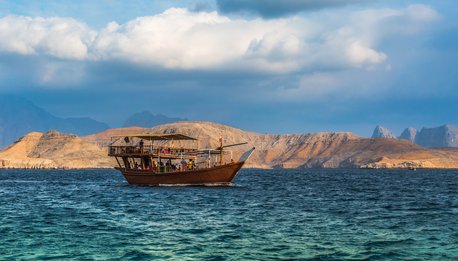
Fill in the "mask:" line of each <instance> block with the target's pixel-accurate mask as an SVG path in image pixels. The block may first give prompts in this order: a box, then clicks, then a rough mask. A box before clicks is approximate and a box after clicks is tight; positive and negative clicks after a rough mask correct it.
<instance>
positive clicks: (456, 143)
mask: <svg viewBox="0 0 458 261" xmlns="http://www.w3.org/2000/svg"><path fill="white" fill-rule="evenodd" d="M372 137H373V138H396V137H395V136H394V134H393V133H392V132H391V131H390V130H388V129H387V128H384V127H381V126H377V127H375V129H374V134H373V135H372ZM399 139H403V140H408V141H410V142H413V143H415V144H418V145H420V146H423V147H428V148H448V147H452V148H456V147H458V127H455V126H453V125H449V124H446V125H442V126H439V127H434V128H422V129H421V130H420V131H417V130H416V129H415V128H406V129H405V130H404V131H403V132H402V133H401V136H399Z"/></svg>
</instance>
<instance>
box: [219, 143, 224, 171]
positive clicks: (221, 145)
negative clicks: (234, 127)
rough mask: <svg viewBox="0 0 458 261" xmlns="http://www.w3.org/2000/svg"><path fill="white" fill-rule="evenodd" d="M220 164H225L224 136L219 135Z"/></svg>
mask: <svg viewBox="0 0 458 261" xmlns="http://www.w3.org/2000/svg"><path fill="white" fill-rule="evenodd" d="M219 165H220V166H222V165H223V136H219Z"/></svg>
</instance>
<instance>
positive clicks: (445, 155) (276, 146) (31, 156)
mask: <svg viewBox="0 0 458 261" xmlns="http://www.w3.org/2000/svg"><path fill="white" fill-rule="evenodd" d="M132 133H181V134H185V135H189V136H192V137H196V138H198V139H199V143H198V144H196V145H198V146H199V147H200V148H216V147H218V145H219V142H218V139H219V137H220V136H222V137H223V138H224V142H225V144H233V143H240V142H248V144H247V145H242V146H238V147H232V148H231V149H232V150H233V153H234V158H235V159H237V158H238V157H239V156H240V154H241V153H242V152H243V151H246V150H248V149H249V148H251V147H256V151H255V154H253V156H252V158H250V160H249V161H248V162H247V164H246V166H245V167H251V168H311V167H313V168H359V167H367V168H380V167H382V168H409V167H418V168H421V167H424V168H458V149H450V148H448V149H428V148H424V147H420V146H418V145H415V144H413V143H411V142H409V141H404V140H398V139H365V138H361V137H359V136H357V135H355V134H352V133H349V132H341V133H333V132H330V133H306V134H282V135H274V134H259V133H254V132H248V131H243V130H240V129H237V128H233V127H229V126H226V125H222V124H217V123H210V122H177V123H172V124H166V125H161V126H157V127H154V128H140V127H129V128H120V129H110V130H107V131H104V132H100V133H97V134H94V135H90V136H86V137H83V138H79V137H76V136H73V135H66V134H60V133H57V132H50V133H46V134H41V133H30V134H28V135H26V136H24V137H23V138H21V139H20V140H19V141H17V142H16V143H14V144H12V145H11V146H10V147H8V148H7V149H5V150H4V151H2V152H0V162H1V163H3V164H2V165H3V167H19V168H24V167H45V168H47V167H61V168H89V167H110V166H114V162H113V161H112V160H111V159H110V158H108V157H107V156H106V154H107V153H106V146H107V145H108V144H110V142H112V139H111V137H112V136H116V135H119V136H122V135H125V134H132ZM175 145H180V144H179V143H178V142H177V141H175ZM181 145H184V146H185V145H186V144H181Z"/></svg>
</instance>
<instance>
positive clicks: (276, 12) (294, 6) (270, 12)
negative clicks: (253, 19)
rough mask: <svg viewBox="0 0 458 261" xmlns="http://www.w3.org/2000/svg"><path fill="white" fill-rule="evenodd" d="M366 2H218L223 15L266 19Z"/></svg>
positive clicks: (345, 0)
mask: <svg viewBox="0 0 458 261" xmlns="http://www.w3.org/2000/svg"><path fill="white" fill-rule="evenodd" d="M362 2H365V1H363V0H282V1H279V0H217V2H216V3H217V7H218V10H219V11H220V12H221V13H245V12H248V13H254V14H258V15H261V16H262V17H265V18H275V17H281V16H285V15H292V14H297V13H299V12H303V11H310V10H317V9H323V8H329V7H336V6H342V5H347V4H355V3H362Z"/></svg>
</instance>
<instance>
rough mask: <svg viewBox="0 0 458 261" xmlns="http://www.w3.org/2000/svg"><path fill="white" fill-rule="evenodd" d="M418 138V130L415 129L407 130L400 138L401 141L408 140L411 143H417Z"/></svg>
mask: <svg viewBox="0 0 458 261" xmlns="http://www.w3.org/2000/svg"><path fill="white" fill-rule="evenodd" d="M416 136H417V129H415V128H411V127H410V128H406V129H405V130H404V131H403V132H402V133H401V136H399V138H400V139H403V140H408V141H411V142H415V137H416Z"/></svg>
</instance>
